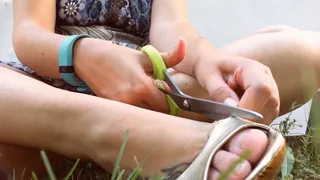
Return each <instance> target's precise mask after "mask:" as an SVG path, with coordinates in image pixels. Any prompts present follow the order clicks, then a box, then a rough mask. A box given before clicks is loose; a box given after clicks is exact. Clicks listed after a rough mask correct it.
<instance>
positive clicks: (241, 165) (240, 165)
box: [235, 163, 244, 173]
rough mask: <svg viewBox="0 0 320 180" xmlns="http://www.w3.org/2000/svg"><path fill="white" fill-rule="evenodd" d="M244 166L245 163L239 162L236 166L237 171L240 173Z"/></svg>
mask: <svg viewBox="0 0 320 180" xmlns="http://www.w3.org/2000/svg"><path fill="white" fill-rule="evenodd" d="M243 167H244V163H241V164H238V165H237V166H236V168H235V173H240V172H241V171H242V169H243Z"/></svg>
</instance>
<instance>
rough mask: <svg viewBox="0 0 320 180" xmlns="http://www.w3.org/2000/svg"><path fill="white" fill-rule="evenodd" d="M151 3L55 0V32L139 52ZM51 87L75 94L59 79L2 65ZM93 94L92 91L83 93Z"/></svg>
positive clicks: (146, 33) (19, 65) (16, 64)
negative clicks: (81, 35)
mask: <svg viewBox="0 0 320 180" xmlns="http://www.w3.org/2000/svg"><path fill="white" fill-rule="evenodd" d="M151 7H152V0H57V1H56V26H55V32H56V33H57V34H61V35H75V34H83V33H85V34H90V35H91V36H93V37H95V38H100V39H104V40H107V41H111V42H113V43H114V44H117V45H121V46H125V47H129V48H133V49H140V48H141V47H142V46H144V45H146V44H148V36H149V30H150V20H151ZM0 63H4V64H6V65H9V66H11V67H14V68H17V69H20V70H23V71H24V72H26V73H28V74H30V75H31V76H33V77H35V78H37V79H39V80H40V81H43V82H45V83H47V84H50V85H52V86H54V87H57V88H61V89H65V90H70V91H74V92H77V87H74V86H71V85H69V84H67V83H65V82H64V81H63V80H60V79H52V78H48V77H43V76H40V75H38V74H37V73H36V72H35V71H33V70H32V69H30V68H29V67H27V66H25V65H24V64H22V63H21V62H1V61H0ZM85 93H87V94H93V92H92V91H90V90H89V91H87V92H85Z"/></svg>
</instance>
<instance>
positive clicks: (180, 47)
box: [161, 38, 187, 68]
mask: <svg viewBox="0 0 320 180" xmlns="http://www.w3.org/2000/svg"><path fill="white" fill-rule="evenodd" d="M186 49H187V45H186V41H185V40H184V39H183V38H179V40H178V42H177V45H176V46H175V47H174V48H173V50H172V51H171V52H166V53H161V56H162V58H163V60H164V62H165V64H166V66H167V68H170V67H173V66H175V65H177V64H179V63H180V62H181V61H182V60H183V59H184V57H185V55H186Z"/></svg>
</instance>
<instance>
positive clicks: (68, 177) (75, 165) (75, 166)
mask: <svg viewBox="0 0 320 180" xmlns="http://www.w3.org/2000/svg"><path fill="white" fill-rule="evenodd" d="M79 162H80V159H78V160H77V161H76V163H74V165H73V166H72V168H71V170H70V171H69V173H68V175H67V176H66V177H65V178H64V179H65V180H69V179H70V178H71V176H72V174H73V172H74V171H75V170H76V168H77V166H78V164H79Z"/></svg>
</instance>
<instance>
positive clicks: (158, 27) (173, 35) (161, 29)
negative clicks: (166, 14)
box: [150, 21, 215, 76]
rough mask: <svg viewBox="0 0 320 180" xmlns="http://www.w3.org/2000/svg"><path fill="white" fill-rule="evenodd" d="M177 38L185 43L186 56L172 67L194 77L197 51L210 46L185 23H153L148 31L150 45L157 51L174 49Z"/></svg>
mask: <svg viewBox="0 0 320 180" xmlns="http://www.w3.org/2000/svg"><path fill="white" fill-rule="evenodd" d="M179 37H183V38H184V39H185V40H186V42H187V54H186V56H185V59H184V60H183V61H182V62H181V63H180V64H178V65H177V66H176V67H174V68H175V69H176V70H178V71H181V72H184V73H186V74H188V75H191V76H195V74H194V68H195V64H196V61H197V59H198V55H199V54H198V53H197V52H198V50H199V49H201V47H202V46H204V45H205V46H208V45H209V46H212V47H213V48H212V49H215V47H214V46H213V45H212V44H211V43H209V42H208V41H207V40H205V39H203V38H202V37H201V36H200V35H199V34H198V32H197V30H196V29H195V28H194V27H193V26H192V25H191V24H190V23H189V22H187V21H182V22H180V21H178V22H163V23H161V22H160V23H154V24H152V26H151V31H150V43H151V44H152V45H153V46H155V47H156V48H157V49H158V50H159V51H163V52H164V51H168V50H170V49H172V48H173V47H174V45H175V44H176V43H177V41H178V39H179Z"/></svg>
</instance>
